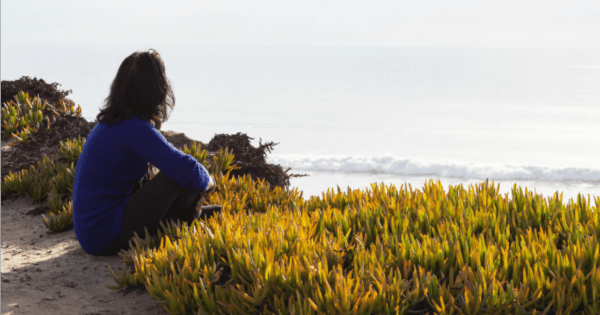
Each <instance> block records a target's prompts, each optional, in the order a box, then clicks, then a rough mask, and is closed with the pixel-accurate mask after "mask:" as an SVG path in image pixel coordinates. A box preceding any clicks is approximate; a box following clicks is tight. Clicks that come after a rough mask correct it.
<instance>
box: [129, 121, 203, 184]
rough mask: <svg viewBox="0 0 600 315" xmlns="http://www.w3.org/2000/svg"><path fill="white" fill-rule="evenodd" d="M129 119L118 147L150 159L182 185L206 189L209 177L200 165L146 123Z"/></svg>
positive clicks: (147, 159) (149, 160)
mask: <svg viewBox="0 0 600 315" xmlns="http://www.w3.org/2000/svg"><path fill="white" fill-rule="evenodd" d="M132 118H133V119H130V121H131V123H130V124H128V125H127V126H126V128H127V130H126V134H127V135H125V136H124V137H123V138H122V139H121V147H122V150H124V151H128V152H130V153H133V154H135V155H137V156H139V157H141V158H143V159H145V160H146V161H148V162H150V163H151V164H152V165H154V166H156V167H158V169H160V170H161V172H163V173H165V175H167V177H169V178H170V179H172V180H173V181H174V182H176V183H177V184H179V185H180V186H182V187H185V188H187V189H189V190H195V189H200V190H202V191H204V190H206V188H207V186H208V182H209V178H210V177H209V174H208V171H207V170H206V168H204V166H202V164H200V163H198V161H196V159H195V158H194V157H192V156H191V155H188V154H185V153H183V152H181V151H180V150H179V149H177V148H175V147H174V146H173V145H172V144H171V143H169V142H168V141H167V140H166V139H165V137H163V135H162V134H161V133H160V132H159V131H158V130H157V129H156V128H155V127H154V126H152V125H151V124H150V123H149V122H147V121H144V120H141V119H139V118H137V117H132Z"/></svg>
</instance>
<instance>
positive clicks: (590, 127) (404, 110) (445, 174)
mask: <svg viewBox="0 0 600 315" xmlns="http://www.w3.org/2000/svg"><path fill="white" fill-rule="evenodd" d="M148 48H154V49H157V50H158V51H159V52H160V53H161V55H162V57H163V60H164V62H165V67H166V72H167V76H168V77H169V79H170V81H171V83H172V87H173V90H174V92H175V96H176V106H175V109H174V110H173V111H172V112H171V115H170V118H169V120H168V121H167V122H166V123H165V124H163V128H162V129H163V130H174V131H177V132H184V133H185V134H186V135H187V136H189V137H190V138H193V139H198V140H201V141H204V142H208V141H209V140H210V139H211V138H212V137H213V136H214V135H215V134H218V133H229V134H232V133H237V132H243V133H246V134H248V135H249V136H251V137H254V138H255V140H254V141H253V144H255V145H256V144H257V143H258V141H259V139H262V141H263V142H266V141H274V142H277V143H279V144H278V145H277V146H275V150H274V151H273V153H272V154H270V155H269V161H270V162H272V163H277V164H281V165H282V166H284V167H291V168H292V171H291V172H292V173H298V174H308V175H310V176H308V177H301V178H293V179H292V180H291V184H292V186H293V187H298V189H300V190H302V191H303V192H304V196H305V197H307V198H308V197H309V196H311V195H320V194H321V192H322V191H324V190H327V189H328V188H336V189H337V186H339V187H340V188H341V189H342V190H347V188H348V187H350V188H352V189H366V188H368V187H369V185H370V184H371V183H375V182H377V183H381V182H383V183H386V184H394V185H396V186H397V187H399V186H400V185H402V184H405V183H406V184H411V186H412V187H413V188H421V187H422V186H423V184H424V183H425V181H428V180H429V179H433V180H434V181H437V180H440V181H441V183H442V185H444V187H446V188H447V187H448V185H458V184H463V185H464V186H468V185H470V184H477V183H481V182H482V181H485V180H486V179H489V180H490V181H494V183H495V184H500V190H501V192H503V193H509V192H510V190H511V188H512V187H513V185H514V184H517V185H520V186H522V187H528V188H529V189H532V190H533V189H535V191H536V192H537V193H542V194H544V196H550V195H552V194H553V193H555V192H559V193H560V192H563V193H564V197H565V199H568V198H575V197H576V196H577V194H578V193H582V194H585V195H586V196H587V195H588V194H590V195H591V196H592V197H593V196H599V195H600V53H599V52H598V51H576V50H569V49H525V48H468V47H462V48H457V47H382V46H235V45H221V46H217V45H154V46H143V45H123V44H86V43H53V42H10V41H6V42H5V41H3V42H2V72H1V76H2V80H15V79H18V78H19V77H21V76H23V75H27V76H30V77H38V78H43V79H44V80H46V81H47V82H59V83H61V84H62V86H61V87H60V88H62V89H72V90H73V93H72V94H71V95H70V97H71V98H72V99H73V100H74V101H75V102H76V103H77V104H80V105H81V107H82V110H83V116H84V117H85V118H86V119H87V120H89V121H93V120H94V119H95V117H96V115H97V114H98V112H99V108H100V107H101V106H102V105H103V101H104V99H105V98H106V96H107V95H108V92H109V88H110V84H111V82H112V80H113V79H114V76H115V74H116V72H117V69H118V67H119V65H120V63H121V62H122V61H123V59H124V58H125V57H127V56H128V55H129V54H131V53H132V52H134V51H136V50H146V49H148Z"/></svg>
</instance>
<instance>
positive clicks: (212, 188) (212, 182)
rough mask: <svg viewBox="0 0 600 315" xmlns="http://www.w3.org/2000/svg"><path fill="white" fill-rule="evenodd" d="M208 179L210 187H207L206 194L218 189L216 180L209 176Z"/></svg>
mask: <svg viewBox="0 0 600 315" xmlns="http://www.w3.org/2000/svg"><path fill="white" fill-rule="evenodd" d="M208 178H209V179H208V186H206V190H205V191H204V192H211V191H213V190H214V189H215V187H216V183H215V179H214V178H212V176H208Z"/></svg>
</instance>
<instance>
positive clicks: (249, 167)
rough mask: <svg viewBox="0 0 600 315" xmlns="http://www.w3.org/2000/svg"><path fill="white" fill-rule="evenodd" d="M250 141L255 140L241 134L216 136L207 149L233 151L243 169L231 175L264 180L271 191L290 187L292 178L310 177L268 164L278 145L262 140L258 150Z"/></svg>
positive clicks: (277, 165)
mask: <svg viewBox="0 0 600 315" xmlns="http://www.w3.org/2000/svg"><path fill="white" fill-rule="evenodd" d="M250 140H254V138H250V137H249V136H248V135H246V134H245V133H241V132H238V133H236V134H234V135H228V134H216V135H215V136H214V137H213V138H212V139H211V140H210V142H209V143H208V145H207V147H206V149H207V150H208V151H211V152H214V151H218V150H219V149H220V148H229V149H230V150H232V151H233V154H234V156H235V161H236V163H237V165H238V166H240V167H241V168H240V169H239V170H234V171H232V172H231V175H235V176H236V177H239V176H242V175H250V176H251V177H252V178H253V179H264V180H266V181H267V182H268V183H269V185H270V187H271V189H273V188H274V187H276V186H277V187H282V188H284V187H289V186H290V178H292V177H302V176H308V175H306V174H289V173H288V172H289V171H290V170H291V168H288V169H285V170H284V169H283V167H281V165H279V164H269V163H267V160H266V157H267V153H271V151H272V150H273V147H274V146H275V145H277V143H275V142H266V143H262V139H260V140H259V145H258V148H255V147H253V146H252V144H250Z"/></svg>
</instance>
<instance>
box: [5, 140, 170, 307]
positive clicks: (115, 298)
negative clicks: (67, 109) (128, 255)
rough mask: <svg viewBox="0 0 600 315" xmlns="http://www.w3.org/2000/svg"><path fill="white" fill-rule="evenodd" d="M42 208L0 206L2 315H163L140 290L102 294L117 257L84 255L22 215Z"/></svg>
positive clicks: (29, 202) (36, 218)
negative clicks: (0, 217)
mask: <svg viewBox="0 0 600 315" xmlns="http://www.w3.org/2000/svg"><path fill="white" fill-rule="evenodd" d="M11 140H13V139H11ZM8 143H9V142H6V141H2V150H10V149H11V147H10V146H8ZM43 204H45V202H44V203H35V202H34V201H33V199H31V198H29V197H26V196H19V197H17V198H14V199H7V200H4V201H2V206H1V214H2V225H1V228H2V238H1V243H2V245H1V248H2V256H1V258H0V259H1V266H2V309H1V312H2V314H88V315H92V314H102V315H104V314H150V315H151V314H167V312H166V311H165V310H163V309H162V308H161V307H160V306H159V305H158V304H157V301H155V300H154V299H152V297H150V295H149V294H148V293H147V292H146V291H145V290H143V289H142V290H137V291H133V292H130V293H125V292H124V291H115V290H111V289H109V288H107V287H106V286H107V285H115V282H114V281H113V279H112V277H111V276H110V274H109V272H108V267H109V266H110V267H111V268H112V269H113V270H115V271H117V270H118V271H121V270H122V268H123V263H122V262H121V257H119V256H112V257H96V256H92V255H89V254H87V253H86V252H85V251H84V250H83V249H82V248H81V246H80V245H79V243H78V242H77V239H76V238H75V232H74V231H73V229H71V230H69V231H66V232H60V233H53V234H50V233H48V232H49V230H48V229H46V227H45V226H44V221H43V218H42V216H41V215H28V214H27V212H29V211H30V210H33V209H35V208H36V207H38V206H40V205H43Z"/></svg>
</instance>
